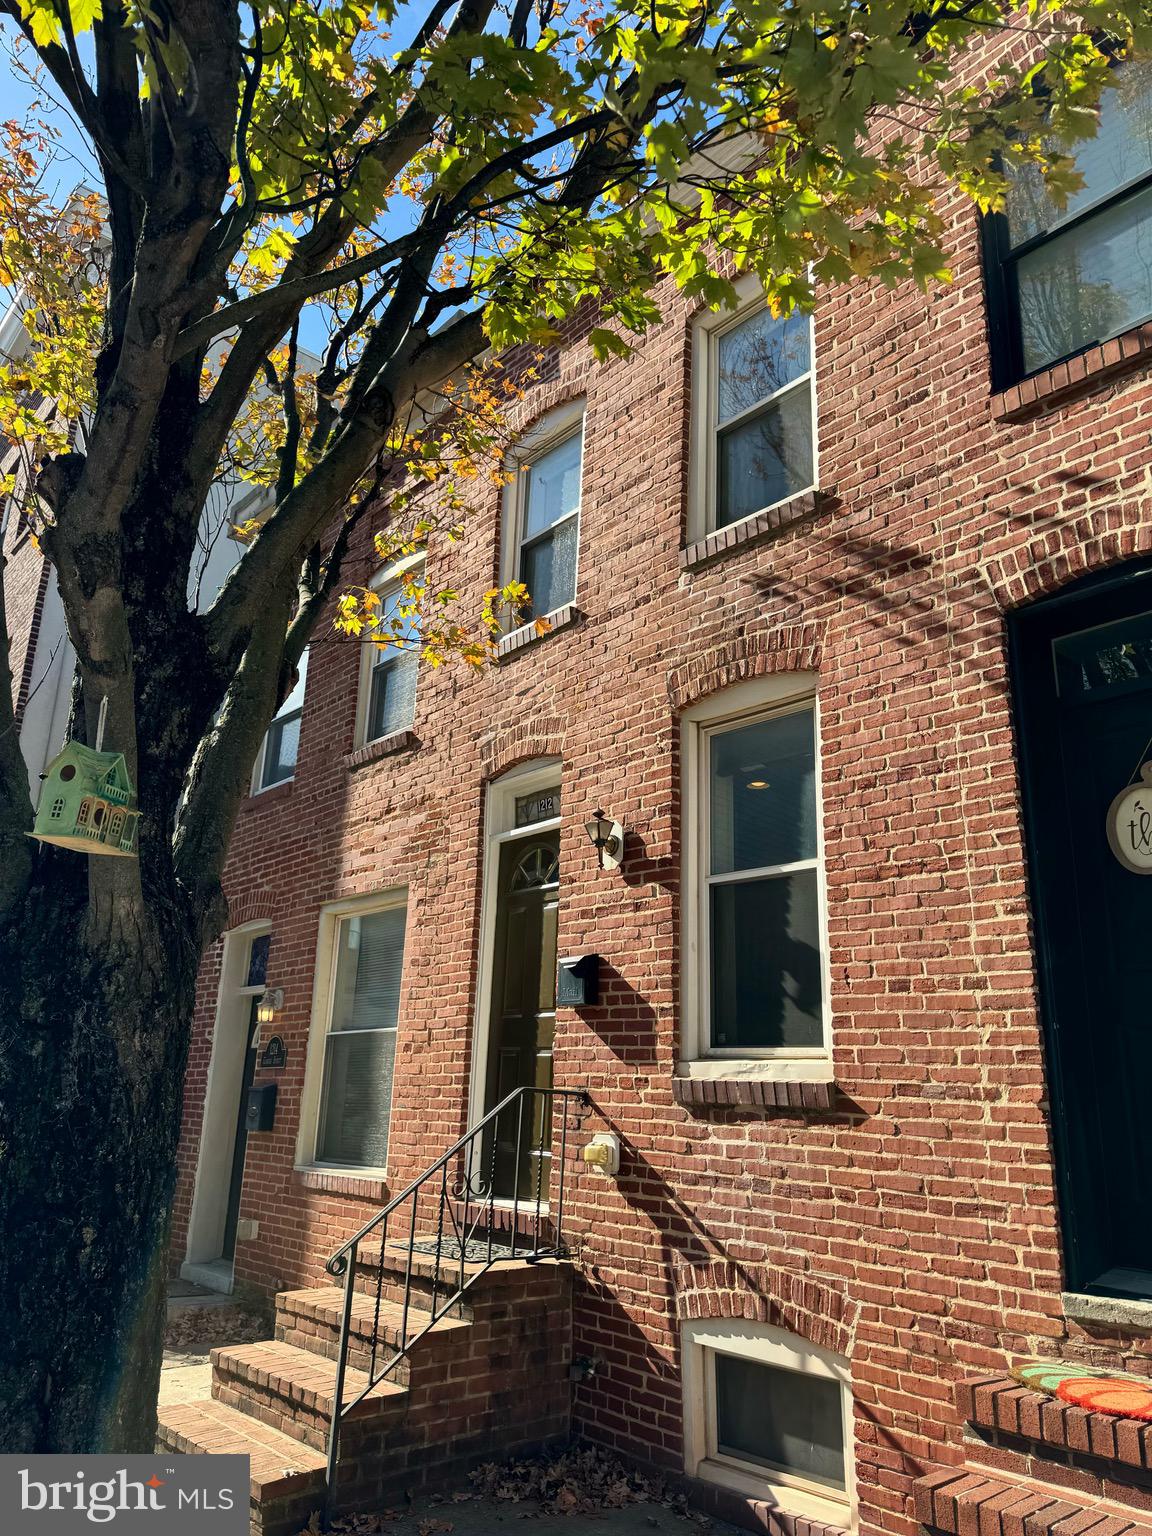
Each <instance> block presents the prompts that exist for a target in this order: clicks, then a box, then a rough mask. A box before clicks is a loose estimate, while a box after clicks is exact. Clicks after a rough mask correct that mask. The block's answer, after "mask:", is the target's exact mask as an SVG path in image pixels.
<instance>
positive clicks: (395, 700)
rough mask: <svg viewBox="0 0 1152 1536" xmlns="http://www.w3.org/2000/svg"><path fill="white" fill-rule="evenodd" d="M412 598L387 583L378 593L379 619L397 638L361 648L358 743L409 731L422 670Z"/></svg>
mask: <svg viewBox="0 0 1152 1536" xmlns="http://www.w3.org/2000/svg"><path fill="white" fill-rule="evenodd" d="M413 606H414V605H413V600H412V596H411V595H410V594H409V593H408V592H407V591H406V590H405V587H404V586H403V584H402V583H401V582H399V581H395V580H392V581H388V580H387V579H385V582H384V584H383V585H382V588H381V592H380V616H381V619H382V620H383V623H384V625H385V628H386V631H387V632H388V633H389V634H394V635H395V638H394V639H393V640H390V641H389V643H388V644H387V645H384V646H377V645H374V644H372V643H371V642H369V643H368V644H366V645H365V647H364V662H363V673H362V676H361V683H360V697H361V705H360V709H361V721H360V729H359V731H358V732H357V736H358V740H359V743H360V745H365V744H367V743H368V742H370V741H379V740H380V738H381V737H383V736H392V735H395V733H396V732H397V731H407V730H411V728H412V722H413V721H414V720H415V718H416V680H417V677H418V674H419V671H420V624H419V620H418V618H417V617H416V615H415V614H414V613H411V612H406V611H402V610H410V609H411V608H412V607H413Z"/></svg>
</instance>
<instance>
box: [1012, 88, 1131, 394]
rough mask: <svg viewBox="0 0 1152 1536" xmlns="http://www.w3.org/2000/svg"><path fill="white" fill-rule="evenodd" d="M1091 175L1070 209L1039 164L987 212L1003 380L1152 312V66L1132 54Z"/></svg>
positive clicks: (1090, 144) (1083, 162) (1091, 155)
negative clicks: (1002, 204)
mask: <svg viewBox="0 0 1152 1536" xmlns="http://www.w3.org/2000/svg"><path fill="white" fill-rule="evenodd" d="M1075 158H1076V165H1077V168H1078V170H1079V171H1080V174H1081V176H1082V177H1083V179H1084V185H1083V187H1082V188H1081V190H1080V191H1078V192H1075V193H1073V194H1072V195H1071V196H1070V197H1069V198H1068V201H1067V204H1066V205H1065V206H1064V207H1063V208H1060V207H1058V206H1057V204H1056V202H1055V201H1054V199H1053V198H1052V196H1051V194H1050V193H1049V191H1048V189H1047V187H1046V186H1045V183H1044V179H1043V177H1042V176H1041V175H1040V173H1039V172H1038V171H1036V170H1035V169H1034V168H1033V167H1031V166H1029V167H1025V168H1023V169H1021V170H1019V171H1018V172H1016V173H1015V175H1014V176H1013V179H1012V187H1011V190H1010V193H1009V196H1008V202H1007V207H1006V209H1005V211H1004V213H1002V214H994V215H990V216H989V217H988V218H987V219H985V221H984V231H985V255H986V265H987V276H988V298H989V304H988V309H989V317H990V323H991V330H992V339H993V371H994V382H995V384H996V387H997V388H1000V389H1004V388H1007V387H1008V386H1009V385H1010V384H1014V383H1015V382H1016V381H1017V380H1019V379H1021V378H1024V377H1026V376H1027V375H1028V374H1032V373H1037V372H1039V371H1041V370H1042V369H1045V368H1049V367H1051V366H1052V365H1053V364H1055V363H1058V362H1060V361H1062V360H1063V359H1065V358H1068V357H1072V356H1073V355H1075V354H1076V353H1077V352H1082V351H1084V349H1085V348H1086V347H1091V346H1093V345H1095V344H1097V343H1099V342H1103V341H1107V340H1109V338H1111V337H1113V336H1118V335H1119V334H1120V333H1121V332H1122V331H1126V330H1130V329H1131V328H1132V327H1133V326H1136V325H1139V324H1141V323H1142V322H1143V321H1144V320H1147V319H1148V318H1149V316H1152V64H1148V63H1142V64H1136V63H1131V64H1125V65H1121V66H1120V67H1119V68H1118V69H1117V71H1116V77H1115V84H1114V85H1112V86H1110V87H1109V88H1108V89H1107V90H1106V91H1105V93H1104V97H1103V100H1102V103H1101V108H1100V128H1099V131H1098V133H1097V135H1096V137H1095V138H1094V139H1090V140H1088V141H1087V142H1086V143H1084V144H1082V145H1081V146H1080V147H1079V149H1078V150H1077V151H1076V157H1075Z"/></svg>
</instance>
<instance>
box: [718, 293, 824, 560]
mask: <svg viewBox="0 0 1152 1536" xmlns="http://www.w3.org/2000/svg"><path fill="white" fill-rule="evenodd" d="M736 300H737V305H738V308H737V309H736V310H735V312H733V311H732V310H722V311H720V312H719V313H713V312H712V311H708V312H706V313H704V314H702V315H699V316H698V317H697V318H696V320H695V321H694V323H693V326H692V474H691V476H690V478H689V495H688V542H689V543H695V542H696V541H697V540H699V539H703V538H705V537H707V535H708V534H710V533H715V532H716V531H717V522H716V515H717V502H718V496H717V490H718V485H717V481H718V476H719V458H718V455H717V452H716V439H717V435H718V430H719V429H718V427H717V423H716V415H717V410H718V402H719V389H720V338H721V337H722V336H723V335H724V334H725V333H726V332H728V331H730V330H733V329H734V328H735V327H736V326H738V325H741V324H743V322H744V321H745V320H747V319H748V318H749V316H750V315H752V314H754V313H755V312H756V311H757V310H759V309H763V307H764V289H763V286H762V285H761V283H760V279H759V278H758V277H756V276H755V275H754V274H751V273H750V274H748V275H747V276H746V277H743V278H741V279H740V280H739V281H738V282H737V284H736ZM801 387H806V388H807V390H808V395H809V400H810V403H811V407H812V480H811V483H810V484H808V485H806V486H800V487H799V488H798V489H797V490H795V491H792V492H790V493H789V495H787V496H785V497H782V498H781V499H780V500H779V501H773V502H769V503H767V505H765V506H763V507H758V508H757V509H756V511H755V512H749V513H747V514H746V515H745V516H744V517H742V518H738V519H737V520H736V521H735V522H732V523H725V524H723V527H724V528H739V527H741V526H742V524H744V523H747V522H750V521H751V520H752V518H754V517H760V516H761V515H762V514H763V513H765V512H770V511H771V510H772V508H773V507H779V506H782V505H783V504H784V502H786V501H791V500H792V498H793V497H794V496H802V495H804V494H805V492H806V491H813V490H815V489H816V487H817V486H818V485H819V484H820V435H819V420H818V412H817V409H816V337H815V328H814V326H813V323H812V318H811V316H809V319H808V371H807V373H802V374H801V375H800V376H799V378H796V379H793V380H792V381H791V382H790V383H788V384H785V385H784V387H783V388H782V389H778V390H775V391H774V392H773V393H772V394H770V395H765V397H764V399H763V400H760V401H758V402H757V403H756V404H755V405H754V406H751V407H750V408H749V410H748V411H747V412H746V413H743V414H744V415H747V416H749V417H751V416H753V415H755V414H756V413H757V412H759V411H762V410H763V409H764V407H765V406H766V405H767V404H768V403H769V401H771V400H778V399H780V398H781V396H783V395H786V394H788V393H789V392H790V391H791V390H795V389H800V388H801ZM742 419H743V416H737V417H733V419H732V421H729V422H725V424H724V425H725V427H726V428H727V427H731V426H732V425H733V424H734V423H735V422H737V421H740V420H742Z"/></svg>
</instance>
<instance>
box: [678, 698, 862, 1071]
mask: <svg viewBox="0 0 1152 1536" xmlns="http://www.w3.org/2000/svg"><path fill="white" fill-rule="evenodd" d="M817 682H818V675H817V674H816V673H815V672H779V673H774V674H773V675H772V676H770V677H762V678H755V679H753V680H752V681H751V682H747V683H738V684H736V685H735V686H734V687H732V688H726V689H724V690H723V691H722V692H720V693H715V694H712V695H710V696H709V697H708V698H707V699H705V700H703V701H702V702H701V703H699V704H695V705H692V706H691V707H690V708H689V709H686V710H685V711H684V713H683V715H682V716H681V722H680V732H681V735H680V761H681V805H682V814H681V825H682V827H683V850H682V852H683V882H684V883H683V905H682V911H681V920H682V930H681V931H682V944H683V954H682V965H681V982H680V986H681V990H680V1058H681V1059H680V1061H679V1062H678V1064H677V1069H676V1070H677V1073H678V1075H680V1076H682V1077H707V1078H771V1079H774V1080H776V1081H785V1082H787V1081H791V1082H831V1081H832V1019H831V1008H830V999H829V984H830V981H831V971H830V966H829V961H828V919H827V905H828V903H827V894H826V881H825V868H824V827H823V822H824V817H823V795H822V788H821V781H820V704H819V698H818V695H817V688H816V685H817ZM806 707H807V708H811V709H812V710H813V726H814V732H815V758H816V763H815V767H816V861H815V862H816V890H817V902H818V907H819V924H820V926H819V933H820V981H821V1001H822V1005H823V1022H824V1036H823V1041H822V1043H821V1044H820V1045H818V1046H804V1047H798V1046H771V1047H765V1048H763V1049H760V1050H753V1049H751V1048H749V1047H739V1048H737V1049H733V1050H725V1049H721V1048H718V1047H715V1046H713V1045H711V1043H710V1037H711V1022H712V1020H711V1014H712V1007H711V987H712V976H711V973H712V967H711V954H710V949H709V916H708V905H709V903H708V891H709V888H710V886H709V876H708V862H709V861H708V848H709V819H708V816H709V803H708V795H709V782H710V779H709V745H710V743H711V741H712V738H713V736H715V735H716V734H717V733H718V732H719V731H723V730H726V729H736V728H738V727H740V726H745V725H753V724H755V723H756V722H757V721H759V720H765V719H768V718H769V717H771V716H772V715H774V714H786V713H790V712H791V711H793V710H796V709H800V708H806ZM810 865H811V861H810V860H807V859H806V860H804V861H803V863H802V864H801V865H797V866H795V867H796V868H808V867H810ZM791 867H793V866H789V865H785V866H781V868H784V869H787V868H791ZM738 873H739V875H740V876H741V877H743V878H747V876H748V873H749V871H747V870H740V871H739V872H738Z"/></svg>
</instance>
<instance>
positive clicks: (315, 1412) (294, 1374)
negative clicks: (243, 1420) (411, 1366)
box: [212, 1339, 407, 1451]
mask: <svg viewBox="0 0 1152 1536" xmlns="http://www.w3.org/2000/svg"><path fill="white" fill-rule="evenodd" d="M367 1387H368V1377H367V1376H366V1375H365V1373H364V1372H363V1371H361V1370H357V1369H355V1368H354V1367H352V1366H349V1368H348V1369H347V1371H346V1372H345V1376H344V1393H343V1401H344V1403H345V1405H347V1404H348V1403H349V1402H350V1401H351V1400H352V1399H354V1398H357V1397H359V1396H360V1394H361V1393H363V1392H365V1391H366V1389H367ZM335 1390H336V1362H335V1360H330V1359H328V1358H327V1357H326V1356H324V1355H318V1354H313V1353H312V1352H311V1351H310V1350H306V1349H297V1348H296V1347H295V1346H294V1345H292V1344H286V1343H284V1342H282V1341H281V1340H279V1339H268V1340H265V1341H264V1342H263V1343H260V1344H236V1345H231V1346H226V1347H224V1348H222V1349H214V1350H213V1351H212V1397H213V1398H214V1400H215V1401H216V1402H220V1403H226V1404H227V1405H228V1406H229V1407H230V1408H235V1409H236V1410H237V1411H238V1412H240V1413H242V1414H245V1415H246V1416H248V1417H249V1418H252V1419H255V1420H258V1421H259V1422H260V1423H262V1424H267V1425H269V1426H270V1427H271V1428H272V1429H275V1430H278V1431H280V1432H281V1433H282V1434H284V1435H287V1436H289V1437H291V1438H293V1439H296V1440H299V1441H301V1442H302V1443H303V1444H305V1445H309V1446H312V1447H313V1448H314V1449H315V1450H317V1451H323V1450H324V1449H325V1447H326V1446H327V1444H328V1430H329V1426H330V1425H331V1423H332V1405H333V1397H334V1394H335ZM406 1395H407V1388H406V1387H405V1386H404V1385H402V1384H401V1383H399V1382H393V1381H387V1380H385V1381H381V1382H377V1384H376V1385H375V1386H374V1387H373V1388H372V1390H371V1392H368V1393H367V1395H366V1396H365V1397H364V1400H363V1401H362V1402H360V1403H358V1404H357V1405H356V1407H355V1408H353V1409H351V1410H350V1411H348V1412H346V1414H345V1417H344V1425H345V1431H347V1429H348V1428H349V1427H350V1426H354V1425H356V1424H357V1423H360V1422H362V1421H367V1420H371V1421H372V1424H373V1430H374V1432H376V1433H379V1430H380V1428H381V1427H382V1425H381V1423H380V1421H381V1420H382V1419H386V1418H387V1416H388V1414H389V1413H390V1412H392V1411H397V1410H402V1405H403V1401H404V1399H405V1397H406ZM345 1438H347V1435H346V1434H345Z"/></svg>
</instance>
